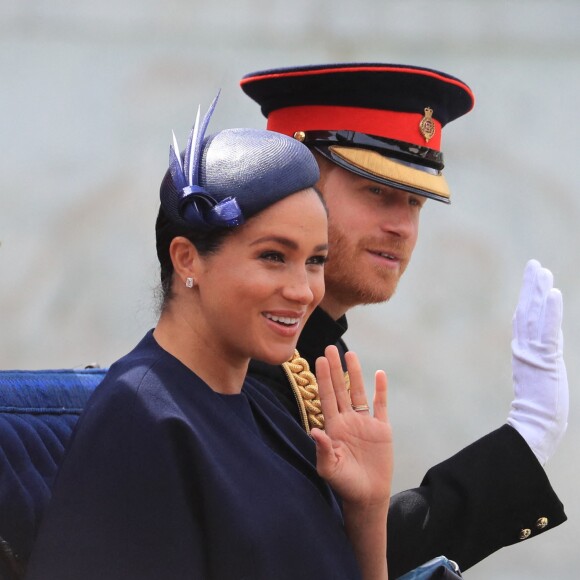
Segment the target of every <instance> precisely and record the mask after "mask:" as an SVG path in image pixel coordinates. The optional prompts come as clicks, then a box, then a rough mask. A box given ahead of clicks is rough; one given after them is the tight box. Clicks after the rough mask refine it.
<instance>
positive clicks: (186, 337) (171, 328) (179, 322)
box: [153, 309, 250, 395]
mask: <svg viewBox="0 0 580 580" xmlns="http://www.w3.org/2000/svg"><path fill="white" fill-rule="evenodd" d="M153 336H154V337H155V340H156V341H157V343H158V344H159V346H161V348H163V349H164V350H166V351H167V352H168V353H169V354H171V355H173V356H174V357H175V358H176V359H177V360H179V361H180V362H181V363H182V364H184V365H185V366H186V367H187V368H189V369H190V370H191V371H193V372H194V373H195V374H196V375H197V376H198V377H199V378H200V379H202V380H203V381H204V382H205V383H207V385H208V386H209V387H210V388H211V389H212V390H214V391H216V392H217V393H222V394H225V395H237V394H239V393H240V392H241V391H242V386H243V384H244V379H245V376H246V373H247V371H248V364H249V362H250V361H249V359H245V360H236V361H233V360H228V357H227V356H226V354H225V353H223V352H221V351H220V350H219V349H217V348H215V345H213V344H212V343H210V342H209V341H208V340H207V336H208V333H205V334H204V329H201V328H197V327H196V326H195V325H193V324H191V323H190V321H189V320H187V319H186V318H185V317H184V316H183V315H180V314H175V313H173V312H171V310H170V309H169V310H167V311H165V312H163V314H162V315H161V317H160V318H159V321H158V323H157V326H156V327H155V330H154V331H153Z"/></svg>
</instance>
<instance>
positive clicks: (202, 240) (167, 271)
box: [155, 208, 235, 311]
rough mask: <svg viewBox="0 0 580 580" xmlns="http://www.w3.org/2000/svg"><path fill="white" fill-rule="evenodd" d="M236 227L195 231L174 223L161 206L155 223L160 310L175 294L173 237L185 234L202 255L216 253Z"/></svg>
mask: <svg viewBox="0 0 580 580" xmlns="http://www.w3.org/2000/svg"><path fill="white" fill-rule="evenodd" d="M234 229H235V228H214V229H212V230H210V231H209V232H201V231H194V230H192V229H188V228H187V227H184V226H180V225H177V224H174V223H173V222H171V221H170V220H168V219H167V216H166V215H165V213H164V212H163V209H162V208H159V213H158V215H157V221H156V223H155V238H156V240H155V241H156V245H157V257H158V259H159V265H160V277H161V289H160V292H159V294H160V295H159V310H160V311H163V309H164V308H165V307H166V306H167V304H168V303H169V301H170V300H171V299H172V297H173V295H172V292H171V284H172V281H173V271H174V270H173V263H172V262H171V257H170V255H169V246H170V245H171V241H172V240H173V238H176V237H178V236H183V237H184V238H187V239H188V240H189V241H190V242H191V243H192V244H193V245H194V246H195V248H196V250H197V251H198V252H199V254H200V256H208V255H210V254H215V253H216V252H217V251H218V250H219V249H220V247H221V246H222V244H223V242H224V240H225V239H226V238H227V237H228V235H229V234H231V233H232V231H233V230H234Z"/></svg>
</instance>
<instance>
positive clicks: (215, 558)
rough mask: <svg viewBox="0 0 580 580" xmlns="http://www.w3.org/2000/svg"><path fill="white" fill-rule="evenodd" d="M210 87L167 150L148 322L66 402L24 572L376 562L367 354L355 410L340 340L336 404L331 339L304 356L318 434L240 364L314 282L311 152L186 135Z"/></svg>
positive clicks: (381, 446)
mask: <svg viewBox="0 0 580 580" xmlns="http://www.w3.org/2000/svg"><path fill="white" fill-rule="evenodd" d="M214 104H215V102H214ZM213 106H214V105H212V107H211V109H210V111H209V112H208V114H207V115H206V117H205V119H204V120H203V122H202V123H201V125H200V124H199V122H198V121H199V114H198V120H197V121H196V124H195V126H194V129H193V130H192V134H191V136H190V140H189V143H188V146H187V148H186V151H185V154H184V156H183V158H182V157H181V155H180V154H179V150H178V148H177V144H176V142H175V138H174V143H173V146H172V148H171V149H170V169H169V171H168V173H167V174H166V176H165V178H164V180H163V182H162V185H161V208H160V211H159V216H158V219H157V224H156V236H157V253H158V257H159V260H160V264H161V281H162V288H163V292H164V298H163V304H162V308H161V315H160V318H159V321H158V324H157V325H156V327H155V329H154V330H153V331H150V332H149V333H148V334H147V335H146V336H145V338H144V339H143V340H142V341H141V342H140V343H139V344H138V345H137V347H136V348H135V349H134V350H133V351H132V352H131V353H129V354H128V355H127V356H125V357H123V358H122V359H120V360H119V361H117V362H116V363H115V364H114V365H112V366H111V368H110V371H109V373H108V375H107V377H106V378H105V379H104V381H103V382H102V383H101V385H100V386H99V387H98V388H97V390H96V391H95V393H94V396H93V397H92V399H91V401H90V403H89V405H88V406H87V409H86V411H85V412H84V415H83V417H82V418H81V419H80V421H79V424H78V426H77V431H76V433H75V436H74V440H73V442H72V444H71V447H70V449H69V451H68V453H67V457H66V458H65V460H64V462H63V466H62V468H61V471H60V473H59V476H58V478H57V482H56V484H55V489H54V495H53V499H52V502H51V504H50V506H49V508H48V511H47V515H46V517H45V520H44V521H43V523H42V525H41V530H40V533H39V538H38V541H37V545H36V546H35V549H34V552H33V555H32V558H31V562H30V566H29V573H28V576H27V577H28V578H30V579H31V580H34V579H42V580H52V579H54V580H66V579H71V580H72V579H74V580H81V579H82V580H91V579H93V578H94V579H99V580H103V579H107V580H115V579H124V580H127V579H133V578H134V579H139V580H143V579H170V580H180V579H197V578H200V579H203V578H208V579H224V580H232V579H236V578H239V579H242V578H245V579H261V578H269V579H285V578H288V579H298V578H300V579H307V578H324V579H327V578H345V579H347V578H348V579H352V578H365V579H373V580H374V579H378V578H381V579H382V578H386V575H387V572H386V562H385V561H384V560H385V559H384V554H385V553H386V552H385V543H386V537H385V529H386V526H385V522H386V515H387V509H388V500H389V495H390V481H391V470H392V453H391V447H390V441H391V439H390V428H389V425H388V422H387V416H386V377H385V375H384V373H382V372H381V373H378V374H377V379H376V395H375V417H371V416H370V415H369V413H368V406H367V403H366V395H365V392H364V387H363V381H362V373H361V371H360V368H359V366H358V363H357V361H356V357H354V356H353V355H349V356H350V358H349V361H348V364H349V372H350V378H351V396H352V404H351V400H350V398H349V395H348V392H347V390H346V387H345V384H344V378H343V373H342V369H341V367H340V360H339V358H338V353H337V352H336V350H332V349H330V350H329V351H328V352H327V358H326V359H321V360H320V361H318V363H317V372H318V375H319V383H320V384H319V388H320V395H321V400H322V404H323V410H324V412H325V415H326V432H322V431H320V430H313V432H312V439H314V441H315V444H314V443H313V441H312V439H311V438H309V437H308V436H307V435H306V434H305V433H304V431H302V429H301V428H300V427H299V426H298V425H297V424H296V422H295V421H294V420H293V419H292V418H291V417H290V416H289V415H288V414H287V412H286V411H285V410H284V409H283V407H281V406H280V404H279V403H278V402H277V400H276V399H275V397H274V396H272V395H271V394H270V392H269V391H268V389H266V388H265V387H263V386H262V385H260V384H258V383H256V382H253V381H251V380H250V379H245V375H246V370H247V366H248V363H249V360H250V358H257V359H260V360H263V361H266V362H268V363H271V364H280V363H282V362H283V361H285V360H287V359H288V358H290V356H291V355H292V354H293V350H294V347H295V345H296V341H297V338H298V334H299V332H300V329H301V328H302V326H303V325H304V322H305V321H306V319H307V317H308V316H309V315H310V313H311V312H312V310H313V309H314V307H315V306H316V305H317V304H318V302H319V301H320V299H321V298H322V295H323V291H324V281H323V264H324V260H325V257H326V251H327V233H326V228H327V222H326V211H325V209H324V207H323V204H322V202H321V200H320V198H319V196H318V194H317V193H316V191H315V190H314V189H313V186H314V184H315V183H316V181H317V179H318V168H317V165H316V162H315V161H314V158H313V157H312V156H311V154H310V153H309V151H308V150H307V149H306V147H304V146H303V145H301V144H300V143H298V142H297V141H294V140H292V139H290V138H288V137H284V136H281V135H278V134H275V133H269V132H266V131H257V130H244V129H233V130H227V131H222V132H220V133H218V134H217V135H214V136H212V137H208V138H206V139H203V135H204V133H205V128H206V126H207V123H208V121H209V117H210V116H211V112H212V110H213ZM353 406H354V407H353ZM353 408H354V409H358V410H359V411H361V412H355V411H354V410H353ZM317 469H318V473H317ZM322 478H324V479H322ZM329 484H330V486H332V489H331V487H330V486H329ZM335 494H336V495H335ZM337 495H338V496H339V497H340V499H337Z"/></svg>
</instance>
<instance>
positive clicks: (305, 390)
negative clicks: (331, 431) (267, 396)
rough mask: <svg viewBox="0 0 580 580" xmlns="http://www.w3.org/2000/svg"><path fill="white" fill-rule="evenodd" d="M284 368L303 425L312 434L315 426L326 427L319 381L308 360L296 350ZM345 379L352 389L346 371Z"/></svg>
mask: <svg viewBox="0 0 580 580" xmlns="http://www.w3.org/2000/svg"><path fill="white" fill-rule="evenodd" d="M282 368H283V369H284V371H285V372H286V376H287V377H288V380H289V381H290V386H291V387H292V392H293V393H294V396H295V397H296V403H297V404H298V410H299V412H300V418H301V420H302V426H303V427H304V429H305V431H306V433H308V434H309V435H310V430H311V429H312V428H314V427H318V428H319V429H324V415H323V414H322V407H321V404H320V396H319V395H318V383H317V382H316V377H315V376H314V373H312V372H311V370H310V365H309V364H308V361H307V360H306V359H305V358H302V357H301V356H300V353H299V352H298V351H297V350H295V351H294V354H293V355H292V358H291V359H290V360H288V361H286V362H285V363H283V364H282ZM344 379H345V384H346V388H347V389H348V390H349V391H350V380H349V376H348V373H344Z"/></svg>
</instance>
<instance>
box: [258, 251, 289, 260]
mask: <svg viewBox="0 0 580 580" xmlns="http://www.w3.org/2000/svg"><path fill="white" fill-rule="evenodd" d="M260 258H261V259H262V260H267V261H268V262H283V261H284V256H283V255H282V254H281V253H280V252H264V253H263V254H261V255H260Z"/></svg>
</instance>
